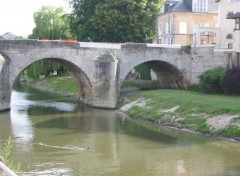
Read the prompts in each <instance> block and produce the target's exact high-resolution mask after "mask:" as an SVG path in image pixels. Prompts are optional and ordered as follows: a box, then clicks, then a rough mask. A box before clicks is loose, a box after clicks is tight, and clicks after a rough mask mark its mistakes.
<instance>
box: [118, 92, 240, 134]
mask: <svg viewBox="0 0 240 176" xmlns="http://www.w3.org/2000/svg"><path fill="white" fill-rule="evenodd" d="M121 102H122V104H124V105H126V104H128V103H130V102H135V103H133V104H132V105H131V106H130V107H129V108H127V113H128V114H129V115H130V117H132V118H135V119H141V120H147V121H149V122H151V123H154V124H156V125H166V126H174V127H178V128H187V129H190V130H193V131H199V132H202V133H208V134H209V133H211V134H216V135H221V136H225V137H233V138H239V137H240V128H239V126H240V97H237V96H226V95H207V94H201V93H197V92H190V91H183V90H153V91H144V92H138V93H136V94H133V95H130V96H128V97H125V98H122V99H121ZM210 119H211V120H210ZM226 119H228V120H226ZM229 119H230V120H229ZM214 123H216V125H215V124H214ZM218 123H222V124H221V125H218Z"/></svg>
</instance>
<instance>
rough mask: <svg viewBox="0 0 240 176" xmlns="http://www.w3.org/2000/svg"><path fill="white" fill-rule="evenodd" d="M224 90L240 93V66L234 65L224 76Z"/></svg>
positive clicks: (230, 92)
mask: <svg viewBox="0 0 240 176" xmlns="http://www.w3.org/2000/svg"><path fill="white" fill-rule="evenodd" d="M224 90H225V92H226V93H228V94H240V68H238V67H234V68H232V69H230V70H228V71H227V74H226V75H225V77H224Z"/></svg>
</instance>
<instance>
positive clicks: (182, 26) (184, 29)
mask: <svg viewBox="0 0 240 176" xmlns="http://www.w3.org/2000/svg"><path fill="white" fill-rule="evenodd" d="M179 34H187V23H186V22H179Z"/></svg>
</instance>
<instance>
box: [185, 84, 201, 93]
mask: <svg viewBox="0 0 240 176" xmlns="http://www.w3.org/2000/svg"><path fill="white" fill-rule="evenodd" d="M187 90H189V91H193V92H199V85H198V84H192V85H190V86H188V88H187Z"/></svg>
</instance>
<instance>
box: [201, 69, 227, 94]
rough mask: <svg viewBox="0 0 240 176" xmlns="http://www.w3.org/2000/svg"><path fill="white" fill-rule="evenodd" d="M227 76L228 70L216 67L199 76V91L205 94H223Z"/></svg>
mask: <svg viewBox="0 0 240 176" xmlns="http://www.w3.org/2000/svg"><path fill="white" fill-rule="evenodd" d="M225 74H226V69H225V68H223V67H215V68H213V69H210V70H207V71H205V72H203V73H202V74H201V75H200V76H199V79H200V81H199V90H200V91H201V92H204V93H222V92H223V90H224V89H223V80H224V76H225Z"/></svg>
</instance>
